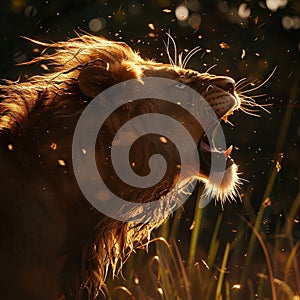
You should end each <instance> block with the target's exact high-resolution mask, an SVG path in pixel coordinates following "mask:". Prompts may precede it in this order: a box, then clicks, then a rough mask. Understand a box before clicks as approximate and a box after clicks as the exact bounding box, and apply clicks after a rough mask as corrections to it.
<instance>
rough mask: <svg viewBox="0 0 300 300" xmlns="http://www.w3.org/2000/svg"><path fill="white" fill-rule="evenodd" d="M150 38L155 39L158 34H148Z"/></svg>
mask: <svg viewBox="0 0 300 300" xmlns="http://www.w3.org/2000/svg"><path fill="white" fill-rule="evenodd" d="M148 36H149V37H151V38H155V37H156V34H155V33H153V32H150V33H148Z"/></svg>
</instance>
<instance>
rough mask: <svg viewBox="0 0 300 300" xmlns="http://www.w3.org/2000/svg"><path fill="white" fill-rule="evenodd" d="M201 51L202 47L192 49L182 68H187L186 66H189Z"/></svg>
mask: <svg viewBox="0 0 300 300" xmlns="http://www.w3.org/2000/svg"><path fill="white" fill-rule="evenodd" d="M201 50H202V48H201V47H200V46H196V47H195V48H194V49H192V50H191V51H190V52H189V53H188V54H187V55H186V57H185V58H184V60H183V62H182V65H181V67H182V68H185V67H186V65H187V64H188V62H189V61H190V59H191V58H192V57H193V56H194V55H195V54H196V53H198V52H199V51H201Z"/></svg>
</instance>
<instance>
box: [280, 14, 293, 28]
mask: <svg viewBox="0 0 300 300" xmlns="http://www.w3.org/2000/svg"><path fill="white" fill-rule="evenodd" d="M281 23H282V26H283V28H284V29H287V30H289V29H291V28H293V26H294V21H293V19H292V18H291V17H288V16H284V17H283V18H282V19H281Z"/></svg>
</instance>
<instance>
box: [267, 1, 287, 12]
mask: <svg viewBox="0 0 300 300" xmlns="http://www.w3.org/2000/svg"><path fill="white" fill-rule="evenodd" d="M287 2H288V0H266V5H267V8H268V9H269V10H270V11H272V12H276V11H277V10H278V8H284V7H285V6H286V5H287Z"/></svg>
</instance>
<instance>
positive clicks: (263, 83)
mask: <svg viewBox="0 0 300 300" xmlns="http://www.w3.org/2000/svg"><path fill="white" fill-rule="evenodd" d="M276 70H277V66H276V67H275V68H274V69H273V71H272V73H271V74H270V75H269V76H268V78H267V79H266V80H265V81H263V82H262V83H261V84H260V85H258V86H256V87H254V88H252V89H249V90H246V91H243V93H249V92H253V91H256V90H258V89H259V88H261V87H262V86H264V85H265V84H266V83H267V82H268V81H269V80H270V79H271V77H272V76H273V75H274V73H275V71H276Z"/></svg>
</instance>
